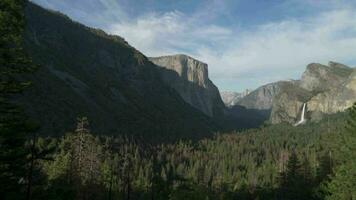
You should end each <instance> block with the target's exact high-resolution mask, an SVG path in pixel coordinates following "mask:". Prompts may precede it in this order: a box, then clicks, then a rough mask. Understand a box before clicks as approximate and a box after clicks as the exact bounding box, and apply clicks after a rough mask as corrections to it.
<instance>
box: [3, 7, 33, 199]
mask: <svg viewBox="0 0 356 200" xmlns="http://www.w3.org/2000/svg"><path fill="white" fill-rule="evenodd" d="M25 4H26V1H25V0H2V1H0V113H1V115H0V193H1V194H2V197H4V198H5V199H11V198H12V197H13V198H18V197H16V196H18V195H20V194H21V193H22V192H23V190H24V188H23V186H24V183H25V182H26V180H25V177H26V156H27V152H26V148H25V146H24V145H25V141H26V137H27V133H29V132H32V131H33V130H32V129H31V125H29V123H28V119H27V117H26V116H25V115H24V113H23V111H22V109H21V108H20V107H19V106H18V105H16V104H15V103H14V102H13V99H14V97H15V95H16V94H18V93H21V92H22V91H23V90H24V89H25V88H26V87H28V86H29V85H30V83H29V82H26V81H20V80H22V79H23V78H22V79H21V76H22V75H23V74H26V73H29V72H32V71H33V70H34V69H35V68H36V67H35V66H34V65H33V64H32V62H31V60H30V59H29V57H28V56H27V55H26V53H25V51H24V49H23V42H22V39H23V32H24V26H25V19H24V7H25Z"/></svg>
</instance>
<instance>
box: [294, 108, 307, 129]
mask: <svg viewBox="0 0 356 200" xmlns="http://www.w3.org/2000/svg"><path fill="white" fill-rule="evenodd" d="M306 105H307V104H306V103H303V109H302V115H301V116H300V120H299V122H297V123H296V124H294V126H298V125H300V124H304V123H305V121H306V120H305V107H306Z"/></svg>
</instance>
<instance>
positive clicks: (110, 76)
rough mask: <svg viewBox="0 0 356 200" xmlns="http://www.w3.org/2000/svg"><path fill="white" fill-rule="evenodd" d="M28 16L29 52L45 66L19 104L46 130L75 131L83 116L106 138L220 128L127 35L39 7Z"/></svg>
mask: <svg viewBox="0 0 356 200" xmlns="http://www.w3.org/2000/svg"><path fill="white" fill-rule="evenodd" d="M26 18H27V30H26V36H25V44H26V49H27V50H28V52H29V54H30V56H31V57H32V58H33V60H34V62H35V63H37V64H39V65H40V66H41V67H40V69H39V71H38V72H36V73H35V74H33V75H31V77H30V78H31V80H32V81H33V87H31V88H30V89H29V90H28V91H27V92H26V94H25V95H24V96H23V97H22V98H21V99H19V101H22V102H23V104H25V107H26V109H27V110H26V111H27V112H28V113H29V115H31V116H32V117H33V118H35V119H37V120H38V121H39V122H40V123H41V132H42V133H44V134H47V135H59V134H62V133H63V132H65V131H69V130H73V128H74V124H75V121H76V117H78V116H83V115H84V116H87V117H88V118H89V120H90V122H91V124H92V127H93V132H96V133H98V134H131V135H132V134H137V135H144V136H147V137H152V136H157V135H158V136H159V137H160V138H161V139H172V138H184V137H190V138H194V137H200V136H203V135H204V136H206V135H209V133H211V130H213V129H214V127H215V126H214V123H213V122H212V121H211V120H210V119H209V118H208V117H206V116H205V115H204V114H203V113H201V112H200V111H199V110H197V109H195V108H193V107H192V106H190V105H189V104H187V103H186V102H185V101H184V100H183V99H182V98H181V97H180V95H179V94H178V93H177V92H176V91H174V90H173V89H171V88H170V87H169V86H167V85H166V84H165V81H163V80H162V79H161V76H160V72H159V71H160V68H159V67H158V66H156V65H154V64H153V63H151V62H150V61H149V60H148V59H147V58H146V57H145V56H144V55H143V54H141V53H140V52H138V51H137V50H135V49H134V48H133V47H131V46H130V45H128V44H127V42H125V41H124V40H123V39H122V38H121V37H119V36H111V35H107V34H106V33H104V32H103V31H100V30H96V29H91V28H88V27H85V26H83V25H81V24H79V23H76V22H73V21H71V20H70V19H69V18H68V17H66V16H64V15H62V14H60V13H57V12H53V11H47V10H45V9H42V8H40V7H39V6H36V5H34V4H32V3H29V4H28V7H27V10H26ZM203 73H206V74H207V72H203ZM201 76H202V75H197V77H192V78H193V79H194V80H195V79H199V78H201ZM199 81H200V80H198V82H199ZM201 81H203V82H204V80H201ZM204 84H205V85H209V81H206V82H204ZM204 84H203V85H204Z"/></svg>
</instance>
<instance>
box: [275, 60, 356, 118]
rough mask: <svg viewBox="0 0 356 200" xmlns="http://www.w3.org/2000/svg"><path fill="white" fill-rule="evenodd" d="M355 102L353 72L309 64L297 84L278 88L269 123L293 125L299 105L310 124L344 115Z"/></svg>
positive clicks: (332, 64)
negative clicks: (328, 116) (328, 117)
mask: <svg viewBox="0 0 356 200" xmlns="http://www.w3.org/2000/svg"><path fill="white" fill-rule="evenodd" d="M355 101H356V70H355V69H354V68H350V67H348V66H346V65H343V64H340V63H336V62H329V64H328V65H322V64H317V63H312V64H309V65H308V66H307V68H306V70H305V72H304V73H303V75H302V78H301V80H300V81H298V82H295V83H293V84H291V85H289V86H286V87H283V88H281V91H280V93H279V95H277V96H276V98H275V100H274V102H273V106H272V113H271V118H270V119H271V122H272V123H281V122H288V123H295V122H296V121H297V119H298V117H299V116H300V113H301V107H302V105H303V103H306V105H307V111H306V112H307V114H306V116H307V117H308V118H310V119H311V120H312V121H313V120H314V121H315V120H320V119H321V118H322V116H323V115H324V114H332V113H337V112H342V111H345V110H346V109H347V108H349V107H350V106H351V105H352V104H353V103H354V102H355Z"/></svg>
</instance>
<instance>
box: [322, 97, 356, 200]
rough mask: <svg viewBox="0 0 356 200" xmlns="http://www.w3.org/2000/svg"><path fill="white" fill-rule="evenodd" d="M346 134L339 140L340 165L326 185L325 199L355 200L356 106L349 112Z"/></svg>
mask: <svg viewBox="0 0 356 200" xmlns="http://www.w3.org/2000/svg"><path fill="white" fill-rule="evenodd" d="M349 115H350V116H349V119H348V121H347V126H346V130H347V131H346V132H344V133H342V135H341V136H340V138H339V144H338V147H339V148H340V149H341V152H342V157H341V163H342V164H341V165H340V166H338V167H337V168H336V170H335V174H334V176H333V177H332V178H331V181H330V182H328V183H327V189H326V190H327V192H328V193H329V195H328V196H327V199H330V200H334V199H335V200H336V199H356V170H355V169H356V159H355V158H356V104H354V105H353V106H352V108H351V109H350V111H349Z"/></svg>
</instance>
